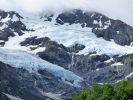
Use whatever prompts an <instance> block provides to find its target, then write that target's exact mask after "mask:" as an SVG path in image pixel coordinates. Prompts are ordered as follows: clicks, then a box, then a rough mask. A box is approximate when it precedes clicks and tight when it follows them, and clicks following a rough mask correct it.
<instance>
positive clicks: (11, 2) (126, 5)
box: [0, 0, 133, 26]
mask: <svg viewBox="0 0 133 100" xmlns="http://www.w3.org/2000/svg"><path fill="white" fill-rule="evenodd" d="M78 8H79V9H83V10H92V11H96V12H101V13H103V14H105V15H107V16H109V17H111V18H114V19H120V20H123V21H125V22H127V23H129V24H130V25H132V26H133V20H132V18H133V0H0V9H4V10H17V11H21V12H27V13H33V14H38V13H41V12H42V11H43V12H58V11H63V10H68V9H78Z"/></svg>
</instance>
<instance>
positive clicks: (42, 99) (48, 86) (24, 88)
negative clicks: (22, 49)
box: [0, 62, 81, 100]
mask: <svg viewBox="0 0 133 100" xmlns="http://www.w3.org/2000/svg"><path fill="white" fill-rule="evenodd" d="M38 73H40V74H39V75H38V74H36V73H29V72H28V71H27V70H25V69H21V68H19V69H18V68H13V67H11V66H9V65H7V64H4V63H2V62H0V90H1V92H0V97H2V99H1V100H10V99H7V98H6V97H5V95H4V94H2V93H7V94H10V95H13V96H15V97H20V98H21V99H23V100H46V99H48V98H49V99H50V100H60V99H63V100H65V99H67V100H68V98H70V97H71V95H72V94H73V93H75V92H77V91H79V90H81V88H79V87H73V86H71V85H69V84H67V83H65V82H63V81H62V80H60V79H57V78H56V77H54V76H53V75H51V74H50V73H48V72H46V71H45V70H38ZM52 93H53V94H52ZM50 94H51V95H50Z"/></svg>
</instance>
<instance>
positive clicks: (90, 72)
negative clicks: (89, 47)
mask: <svg viewBox="0 0 133 100" xmlns="http://www.w3.org/2000/svg"><path fill="white" fill-rule="evenodd" d="M21 45H23V46H24V45H26V46H30V45H34V46H35V45H37V46H41V47H45V48H46V49H45V50H44V51H42V52H38V53H37V55H38V56H39V57H40V58H42V59H43V60H46V61H48V62H50V63H53V64H56V65H59V66H62V67H64V68H65V69H68V70H70V71H72V72H74V73H76V74H77V75H79V76H80V77H83V78H84V80H85V81H87V83H89V84H92V83H93V82H99V83H104V82H112V83H113V82H116V81H118V80H121V79H123V78H125V77H126V76H127V75H128V74H130V73H132V71H133V68H132V65H133V64H132V62H131V61H130V59H132V58H133V56H132V54H129V55H124V56H120V57H119V56H117V55H116V56H113V57H110V56H108V55H105V54H103V55H97V54H95V52H92V53H90V54H88V55H79V54H77V52H78V51H80V50H82V49H84V45H81V44H75V45H73V46H71V47H65V46H64V45H62V44H58V43H57V42H54V41H51V40H50V39H49V38H48V37H45V38H37V37H31V38H27V39H26V40H25V41H23V42H21ZM36 48H38V47H36Z"/></svg>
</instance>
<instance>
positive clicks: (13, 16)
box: [0, 11, 28, 45]
mask: <svg viewBox="0 0 133 100" xmlns="http://www.w3.org/2000/svg"><path fill="white" fill-rule="evenodd" d="M22 19H23V17H22V16H20V15H19V14H18V13H16V12H14V11H12V12H5V11H0V27H1V28H0V40H2V41H8V38H9V37H13V36H15V34H16V33H17V34H18V35H23V34H24V33H23V31H28V29H27V28H26V26H25V25H24V24H23V23H22V21H21V20H22ZM0 45H4V42H0Z"/></svg>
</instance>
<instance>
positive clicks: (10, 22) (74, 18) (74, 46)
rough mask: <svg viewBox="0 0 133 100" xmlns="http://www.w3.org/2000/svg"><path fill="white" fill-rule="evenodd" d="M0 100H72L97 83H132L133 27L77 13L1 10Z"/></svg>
mask: <svg viewBox="0 0 133 100" xmlns="http://www.w3.org/2000/svg"><path fill="white" fill-rule="evenodd" d="M0 46H1V47H0V98H2V100H44V99H46V100H47V99H50V100H70V99H71V97H72V95H73V94H74V93H77V92H79V91H81V90H83V89H84V88H86V87H90V86H91V85H92V83H93V82H96V83H98V84H103V83H104V82H109V83H112V84H115V83H117V82H118V81H120V80H123V79H128V80H129V81H131V82H133V27H132V26H130V25H128V24H126V23H124V22H122V21H120V20H114V19H111V18H108V17H107V16H104V15H103V14H101V13H97V12H85V11H82V10H79V9H74V10H69V11H64V12H60V13H57V14H42V15H41V16H39V15H34V16H33V15H26V14H22V15H20V14H19V13H17V12H15V11H9V12H6V11H2V10H1V11H0Z"/></svg>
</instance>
